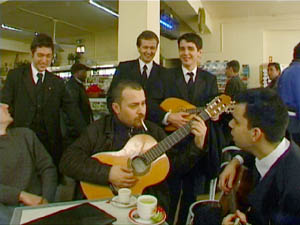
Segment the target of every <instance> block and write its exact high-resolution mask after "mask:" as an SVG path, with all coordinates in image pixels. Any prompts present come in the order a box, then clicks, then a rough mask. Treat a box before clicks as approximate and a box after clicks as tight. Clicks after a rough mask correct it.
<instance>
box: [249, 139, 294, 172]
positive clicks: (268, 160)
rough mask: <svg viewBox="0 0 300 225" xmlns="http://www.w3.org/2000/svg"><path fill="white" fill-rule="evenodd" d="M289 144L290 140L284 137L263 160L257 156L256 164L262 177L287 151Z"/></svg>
mask: <svg viewBox="0 0 300 225" xmlns="http://www.w3.org/2000/svg"><path fill="white" fill-rule="evenodd" d="M289 146H290V141H289V140H288V139H286V138H283V140H282V141H281V142H280V144H279V145H278V146H277V147H276V148H275V149H274V151H272V152H271V153H270V154H269V155H267V156H266V157H264V158H262V159H261V160H259V159H258V158H255V166H256V168H257V170H258V172H259V174H260V175H261V177H262V178H263V177H264V176H265V175H266V174H267V172H268V171H269V170H270V169H271V167H272V166H273V165H274V163H275V162H276V161H277V160H278V159H279V158H280V157H281V156H282V155H283V154H284V153H285V152H286V151H287V149H288V148H289Z"/></svg>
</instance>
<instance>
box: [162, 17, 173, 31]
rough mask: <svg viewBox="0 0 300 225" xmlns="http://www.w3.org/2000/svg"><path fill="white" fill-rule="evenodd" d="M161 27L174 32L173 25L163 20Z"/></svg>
mask: <svg viewBox="0 0 300 225" xmlns="http://www.w3.org/2000/svg"><path fill="white" fill-rule="evenodd" d="M160 25H162V26H163V27H165V28H167V29H169V30H173V25H172V24H170V23H168V22H165V21H163V20H162V19H161V20H160Z"/></svg>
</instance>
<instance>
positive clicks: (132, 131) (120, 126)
mask: <svg viewBox="0 0 300 225" xmlns="http://www.w3.org/2000/svg"><path fill="white" fill-rule="evenodd" d="M113 127H114V132H115V134H116V132H118V133H119V134H121V135H124V134H127V135H128V136H129V137H132V136H134V135H136V134H143V133H145V129H144V128H143V127H141V128H134V127H128V126H126V125H125V124H124V123H122V122H121V121H120V120H119V119H118V117H117V116H116V115H114V116H113Z"/></svg>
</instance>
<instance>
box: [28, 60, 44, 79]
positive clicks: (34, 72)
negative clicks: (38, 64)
mask: <svg viewBox="0 0 300 225" xmlns="http://www.w3.org/2000/svg"><path fill="white" fill-rule="evenodd" d="M31 71H32V78H33V81H34V83H37V82H38V79H39V78H38V76H37V74H38V73H41V74H43V78H42V81H43V82H44V80H45V73H46V71H43V72H39V71H38V70H37V69H36V68H35V67H34V65H33V63H31Z"/></svg>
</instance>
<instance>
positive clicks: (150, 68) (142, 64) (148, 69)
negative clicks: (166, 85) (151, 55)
mask: <svg viewBox="0 0 300 225" xmlns="http://www.w3.org/2000/svg"><path fill="white" fill-rule="evenodd" d="M139 64H140V71H141V73H143V70H144V65H147V77H149V76H150V72H151V70H152V67H153V60H152V61H151V62H149V63H145V62H143V60H141V59H140V58H139Z"/></svg>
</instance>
